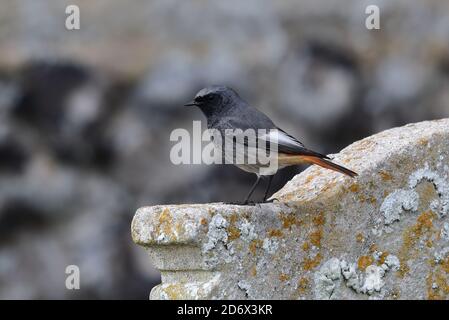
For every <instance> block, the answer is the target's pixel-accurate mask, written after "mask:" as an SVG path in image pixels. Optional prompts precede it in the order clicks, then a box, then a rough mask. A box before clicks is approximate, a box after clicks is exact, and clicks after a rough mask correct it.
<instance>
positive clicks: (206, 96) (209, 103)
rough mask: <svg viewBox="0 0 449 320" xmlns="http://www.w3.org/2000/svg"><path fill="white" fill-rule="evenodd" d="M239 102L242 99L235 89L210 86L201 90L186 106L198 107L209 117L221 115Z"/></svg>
mask: <svg viewBox="0 0 449 320" xmlns="http://www.w3.org/2000/svg"><path fill="white" fill-rule="evenodd" d="M238 101H240V97H239V96H238V94H237V93H236V92H235V91H234V90H233V89H231V88H228V87H225V86H210V87H206V88H204V89H201V90H200V91H199V92H198V93H197V94H196V95H195V98H194V99H193V100H192V101H191V102H189V103H187V104H185V106H197V107H198V108H200V109H201V111H203V113H204V114H205V115H206V116H207V117H208V116H212V115H216V114H219V113H220V112H222V111H224V110H225V109H227V108H228V107H231V106H234V105H235V104H236V103H237V102H238Z"/></svg>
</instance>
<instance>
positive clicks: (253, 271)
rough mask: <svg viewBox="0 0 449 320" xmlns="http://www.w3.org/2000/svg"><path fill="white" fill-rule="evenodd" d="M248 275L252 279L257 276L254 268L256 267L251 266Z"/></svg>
mask: <svg viewBox="0 0 449 320" xmlns="http://www.w3.org/2000/svg"><path fill="white" fill-rule="evenodd" d="M249 273H250V275H251V276H253V277H255V276H257V268H256V266H253V267H252V268H251V269H250V271H249Z"/></svg>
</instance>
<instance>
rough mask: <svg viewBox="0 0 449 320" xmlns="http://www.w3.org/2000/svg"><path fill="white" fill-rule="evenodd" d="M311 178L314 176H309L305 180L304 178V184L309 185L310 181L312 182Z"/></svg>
mask: <svg viewBox="0 0 449 320" xmlns="http://www.w3.org/2000/svg"><path fill="white" fill-rule="evenodd" d="M313 178H315V176H314V175H309V176H308V177H307V178H306V182H305V183H306V184H307V183H310V181H312V180H313Z"/></svg>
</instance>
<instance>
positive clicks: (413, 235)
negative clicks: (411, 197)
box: [398, 210, 437, 277]
mask: <svg viewBox="0 0 449 320" xmlns="http://www.w3.org/2000/svg"><path fill="white" fill-rule="evenodd" d="M436 217H437V216H436V214H435V213H434V212H433V211H430V210H429V211H425V212H423V213H421V214H420V215H419V216H418V218H417V219H416V223H415V224H414V225H412V226H411V227H409V228H407V229H405V230H404V233H403V235H402V246H401V249H400V250H399V261H400V262H401V267H400V268H399V271H398V273H399V276H400V277H404V276H405V275H406V274H407V273H408V272H409V267H408V266H407V261H408V260H409V259H410V258H411V257H412V254H413V251H414V250H413V249H414V248H415V246H416V244H417V243H418V241H419V240H420V239H421V238H422V237H423V236H427V237H428V239H426V240H430V237H431V236H432V233H433V231H434V228H433V220H434V219H435V218H436Z"/></svg>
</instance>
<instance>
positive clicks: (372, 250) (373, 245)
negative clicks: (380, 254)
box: [369, 243, 378, 254]
mask: <svg viewBox="0 0 449 320" xmlns="http://www.w3.org/2000/svg"><path fill="white" fill-rule="evenodd" d="M377 249H378V248H377V244H375V243H373V244H372V245H370V246H369V253H371V254H373V253H374V252H375V251H377Z"/></svg>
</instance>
